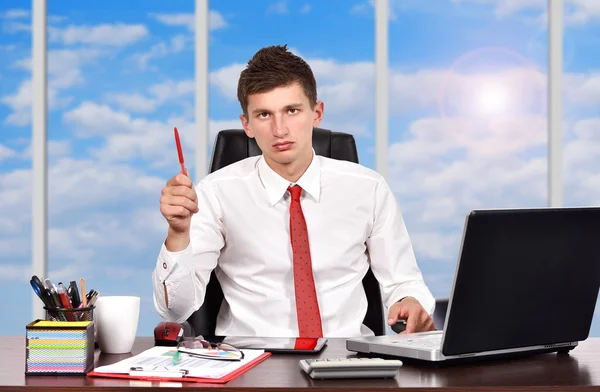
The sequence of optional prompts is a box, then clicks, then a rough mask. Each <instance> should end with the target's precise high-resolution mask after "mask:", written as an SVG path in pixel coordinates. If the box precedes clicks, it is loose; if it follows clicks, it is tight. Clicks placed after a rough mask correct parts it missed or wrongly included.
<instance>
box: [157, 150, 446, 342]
mask: <svg viewBox="0 0 600 392" xmlns="http://www.w3.org/2000/svg"><path fill="white" fill-rule="evenodd" d="M296 184H298V185H299V186H301V187H302V189H303V191H302V195H301V198H300V203H301V205H302V210H303V212H304V216H305V218H306V225H307V229H308V237H309V243H310V253H311V259H312V267H313V274H314V280H315V287H316V292H317V299H318V302H319V309H320V311H321V318H322V325H323V335H324V336H325V337H351V336H360V335H372V334H373V332H372V331H370V330H369V329H368V328H366V327H365V326H364V325H362V321H363V319H364V316H365V313H366V311H367V299H366V295H365V292H364V289H363V286H362V279H363V277H364V276H365V274H366V273H367V270H368V268H369V265H370V266H371V268H372V270H373V273H374V274H375V277H376V278H377V280H378V281H379V283H380V284H381V288H382V296H383V300H384V304H385V305H386V307H389V306H391V305H392V304H394V303H395V302H397V301H399V300H400V299H402V298H404V297H406V296H411V297H414V298H416V299H417V300H418V301H419V302H420V303H421V305H422V306H423V307H424V308H425V310H426V311H428V312H429V313H430V314H431V313H432V312H433V310H434V306H435V300H434V298H433V296H432V295H431V292H430V291H429V289H428V288H427V286H426V285H425V283H424V282H423V277H422V274H421V271H420V270H419V268H418V266H417V263H416V261H415V256H414V253H413V249H412V246H411V242H410V239H409V236H408V233H407V230H406V226H405V224H404V220H403V219H402V216H401V214H400V211H399V209H398V206H397V203H396V200H395V198H394V195H393V193H392V191H391V190H390V188H389V186H388V185H387V183H386V182H385V180H384V179H383V177H381V175H379V174H378V173H377V172H375V171H373V170H370V169H368V168H365V167H363V166H360V165H358V164H355V163H351V162H346V161H339V160H334V159H330V158H325V157H322V156H318V155H314V157H313V160H312V162H311V164H310V166H309V167H308V169H307V170H306V172H305V173H304V174H303V175H302V177H301V178H300V179H299V180H298V182H297V183H296ZM288 186H290V182H289V181H287V180H285V179H284V178H282V177H281V176H279V175H278V174H277V173H275V172H274V171H273V170H272V169H271V168H270V167H269V166H268V165H267V163H266V162H265V160H264V158H263V157H262V156H259V157H251V158H247V159H244V160H242V161H239V162H236V163H234V164H231V165H229V166H227V167H225V168H223V169H221V170H218V171H216V172H214V173H211V174H210V175H208V176H206V177H205V178H204V179H203V180H202V181H200V183H199V184H198V185H197V186H196V192H197V194H198V208H199V209H200V211H199V212H198V213H196V214H195V215H194V216H193V217H192V221H191V228H190V244H189V245H188V247H187V248H186V249H185V250H183V251H181V252H169V251H167V249H166V247H165V245H164V244H163V245H162V249H161V251H160V253H159V255H158V261H157V264H156V268H155V270H154V273H153V274H152V276H153V286H154V304H155V307H156V309H157V311H158V313H159V314H160V316H161V317H162V318H163V319H165V320H170V321H176V322H183V321H185V320H186V319H187V318H188V317H189V316H190V315H191V314H192V313H193V312H194V311H195V310H197V309H198V308H199V307H200V306H201V305H202V303H203V301H204V293H205V287H206V285H207V284H208V280H209V278H210V273H211V271H212V270H213V269H215V268H216V270H215V272H216V276H217V278H218V279H219V282H220V283H221V288H222V289H223V294H224V297H225V301H224V305H223V306H222V307H221V311H220V313H219V316H218V318H217V326H216V331H215V333H216V334H217V335H236V336H277V337H290V336H298V320H297V318H296V303H295V293H294V274H293V266H292V247H291V243H290V229H289V221H290V213H289V205H290V194H289V192H288V191H287V188H288ZM163 284H164V286H163ZM165 286H166V290H167V295H168V308H167V306H166V303H165V292H164V291H165V288H164V287H165ZM386 317H387V311H386Z"/></svg>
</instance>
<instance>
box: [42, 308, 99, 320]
mask: <svg viewBox="0 0 600 392" xmlns="http://www.w3.org/2000/svg"><path fill="white" fill-rule="evenodd" d="M95 308H96V307H95V306H94V305H92V306H88V307H86V308H48V307H46V306H44V310H46V320H50V321H94V309H95Z"/></svg>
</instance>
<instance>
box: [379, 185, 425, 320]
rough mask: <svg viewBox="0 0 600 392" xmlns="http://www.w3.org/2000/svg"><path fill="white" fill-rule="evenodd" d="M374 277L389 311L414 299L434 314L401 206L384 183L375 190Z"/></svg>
mask: <svg viewBox="0 0 600 392" xmlns="http://www.w3.org/2000/svg"><path fill="white" fill-rule="evenodd" d="M367 248H368V252H369V257H370V260H371V269H372V270H373V274H374V275H375V277H376V278H377V280H378V281H379V283H380V284H381V287H382V296H383V302H384V304H385V306H386V307H388V308H389V307H390V306H392V305H393V304H394V303H395V302H397V301H399V300H401V299H402V298H404V297H414V298H415V299H417V300H418V301H419V303H420V304H421V306H423V308H424V309H425V310H426V311H427V312H429V314H433V311H434V309H435V299H434V298H433V295H432V294H431V291H430V290H429V288H428V287H427V285H426V284H425V282H424V280H423V275H422V274H421V270H420V269H419V267H418V266H417V261H416V259H415V254H414V252H413V248H412V245H411V242H410V238H409V236H408V231H407V230H406V225H405V223H404V219H403V218H402V215H401V213H400V209H399V208H398V204H397V202H396V199H395V197H394V194H393V193H392V190H391V189H390V188H389V186H388V185H387V183H386V182H385V180H383V179H382V180H380V182H379V183H378V185H377V189H376V190H375V210H374V223H373V229H372V231H371V235H370V236H369V238H368V239H367Z"/></svg>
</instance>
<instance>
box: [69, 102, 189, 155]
mask: <svg viewBox="0 0 600 392" xmlns="http://www.w3.org/2000/svg"><path fill="white" fill-rule="evenodd" d="M63 118H64V121H65V123H66V124H67V125H69V126H70V127H71V128H72V129H73V133H74V134H75V135H76V136H77V137H80V138H85V137H92V136H94V137H103V138H104V142H103V144H102V145H101V146H100V147H96V148H93V149H91V150H90V154H91V155H92V156H93V157H95V158H96V159H99V160H100V161H102V162H126V161H129V160H131V159H134V158H141V159H144V160H146V161H147V162H150V163H151V165H152V167H164V166H170V165H172V164H174V163H176V159H174V157H176V155H174V154H176V153H175V149H174V148H175V145H174V139H173V127H174V126H177V128H178V130H179V132H180V136H181V139H182V144H183V145H184V147H185V148H184V150H185V151H184V154H185V159H186V161H187V162H194V146H195V138H196V132H195V130H194V129H195V126H194V124H193V123H190V122H188V121H187V120H185V119H181V118H178V119H175V118H168V119H166V120H165V121H164V122H160V121H149V120H146V119H144V118H134V117H132V116H131V115H130V114H128V113H126V112H117V111H114V110H112V109H111V108H110V107H108V106H106V105H98V104H96V103H93V102H87V101H86V102H83V103H82V104H81V105H79V106H78V107H77V108H75V109H73V110H72V111H69V112H67V113H65V114H64V117H63ZM165 146H172V147H173V148H168V147H165Z"/></svg>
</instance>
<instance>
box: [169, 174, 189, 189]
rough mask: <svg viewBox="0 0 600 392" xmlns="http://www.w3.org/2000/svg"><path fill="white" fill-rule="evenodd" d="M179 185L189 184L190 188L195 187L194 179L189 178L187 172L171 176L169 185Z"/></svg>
mask: <svg viewBox="0 0 600 392" xmlns="http://www.w3.org/2000/svg"><path fill="white" fill-rule="evenodd" d="M177 185H183V186H187V187H188V188H192V187H193V183H192V179H191V178H189V177H188V176H186V175H185V174H181V173H179V174H177V175H176V176H174V177H172V178H170V179H169V181H167V186H177Z"/></svg>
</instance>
